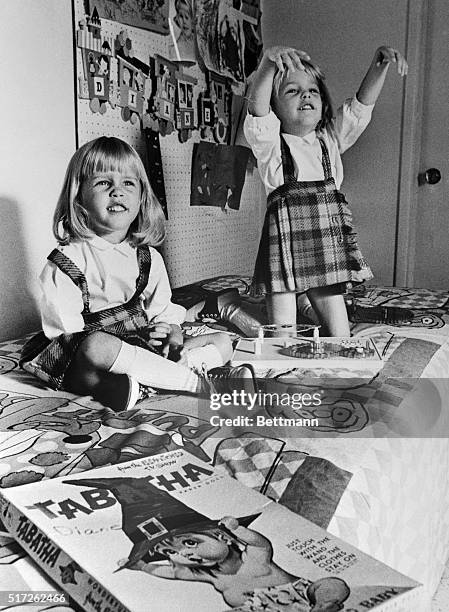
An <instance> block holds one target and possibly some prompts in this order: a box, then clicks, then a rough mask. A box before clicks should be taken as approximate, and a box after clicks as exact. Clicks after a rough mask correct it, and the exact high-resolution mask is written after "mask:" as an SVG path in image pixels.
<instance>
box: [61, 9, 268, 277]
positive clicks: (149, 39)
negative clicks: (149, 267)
mask: <svg viewBox="0 0 449 612" xmlns="http://www.w3.org/2000/svg"><path fill="white" fill-rule="evenodd" d="M130 1H131V0H130ZM73 2H74V11H73V15H74V32H75V41H76V37H77V35H79V34H78V31H79V29H80V23H83V24H84V28H85V27H86V25H85V20H86V7H88V8H89V10H92V4H94V1H93V0H90V5H89V4H88V3H86V1H85V0H73ZM103 2H104V0H103ZM83 20H84V21H83ZM100 22H101V37H102V39H103V40H104V39H105V38H106V39H108V40H110V42H111V44H114V40H115V39H116V37H117V36H118V35H119V34H120V33H121V32H125V36H127V37H128V38H129V40H130V41H131V42H132V55H133V57H134V58H137V59H139V60H141V61H142V62H145V63H148V61H149V56H154V55H160V56H163V57H169V47H170V45H171V41H172V39H171V37H170V35H167V34H162V33H158V32H156V31H148V30H147V29H143V28H139V27H134V26H132V25H129V24H123V23H120V22H118V21H113V20H108V19H105V18H101V20H100ZM84 61H85V59H84ZM183 70H184V72H185V74H186V75H188V76H189V77H193V78H194V79H196V81H197V83H196V84H195V86H194V88H195V94H196V95H197V94H198V92H199V91H200V90H202V89H204V85H205V78H206V77H205V73H204V72H203V71H202V70H201V69H200V67H199V65H198V64H197V63H195V64H194V65H190V66H188V67H183ZM76 76H77V81H78V82H77V86H78V92H77V138H78V146H81V145H82V144H84V143H85V142H87V141H89V140H92V139H93V138H96V137H98V136H102V135H105V136H116V137H119V138H122V139H123V140H125V141H126V142H128V143H130V144H131V145H133V146H134V147H135V148H136V150H137V151H138V152H139V154H140V155H141V156H142V157H143V156H144V155H145V143H144V137H143V132H142V129H141V123H140V122H139V121H138V120H135V121H134V122H133V121H131V120H129V118H127V120H125V119H124V118H123V110H122V108H120V107H118V106H117V107H115V108H112V107H111V106H110V105H109V104H108V105H106V109H104V108H103V109H102V111H101V112H100V111H98V109H96V110H95V111H93V110H92V107H91V103H90V100H89V99H88V98H87V97H81V96H80V93H79V88H80V83H81V80H82V79H83V78H84V66H83V55H82V51H81V49H80V48H79V46H77V47H76ZM133 119H136V118H135V117H133ZM200 140H205V139H204V137H202V136H201V134H200V132H199V131H198V130H192V132H191V136H190V137H189V139H188V140H187V141H186V142H180V140H179V136H178V134H177V132H176V130H175V131H174V132H172V133H171V134H167V135H164V136H162V135H160V137H159V141H160V151H161V158H162V167H163V175H164V183H165V195H166V202H167V214H168V219H167V236H166V240H165V243H164V245H163V256H164V259H165V262H166V266H167V270H168V274H169V277H170V280H171V284H172V286H173V287H174V288H176V287H180V286H183V285H186V284H189V283H192V282H196V281H199V280H201V279H204V278H209V277H212V276H218V275H225V274H242V275H251V274H252V271H253V266H254V261H255V257H256V253H257V247H258V242H259V237H260V232H261V228H262V223H263V215H264V212H265V206H266V204H265V202H266V198H265V195H264V189H263V186H262V183H261V181H260V179H259V176H258V172H257V169H255V168H254V167H253V166H252V165H251V164H249V167H250V169H249V170H247V172H246V178H245V183H244V187H243V191H242V195H241V200H240V208H239V210H233V209H230V208H225V209H222V208H219V207H211V206H191V205H190V191H191V166H192V151H193V146H194V144H195V143H196V142H199V141H200ZM206 140H207V138H206Z"/></svg>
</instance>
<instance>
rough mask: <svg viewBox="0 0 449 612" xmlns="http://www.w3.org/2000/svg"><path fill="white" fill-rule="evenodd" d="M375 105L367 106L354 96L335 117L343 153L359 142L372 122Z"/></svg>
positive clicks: (338, 140)
mask: <svg viewBox="0 0 449 612" xmlns="http://www.w3.org/2000/svg"><path fill="white" fill-rule="evenodd" d="M373 108H374V104H372V105H370V106H367V105H365V104H362V103H361V102H359V101H358V100H357V98H356V96H354V97H353V98H348V99H347V100H345V102H344V104H343V105H342V106H341V107H340V108H339V109H338V111H337V114H336V117H335V133H336V136H337V142H338V149H339V151H340V153H343V152H344V151H346V150H347V149H349V147H352V145H353V144H354V143H355V142H356V141H357V139H358V138H359V137H360V136H361V134H362V133H363V132H364V131H365V129H366V127H367V125H368V124H369V122H370V121H371V116H372V112H373Z"/></svg>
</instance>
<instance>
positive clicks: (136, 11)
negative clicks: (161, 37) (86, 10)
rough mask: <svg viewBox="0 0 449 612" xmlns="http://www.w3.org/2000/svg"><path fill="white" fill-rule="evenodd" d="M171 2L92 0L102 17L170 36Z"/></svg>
mask: <svg viewBox="0 0 449 612" xmlns="http://www.w3.org/2000/svg"><path fill="white" fill-rule="evenodd" d="M168 2H169V0H95V1H94V2H93V1H92V0H91V3H92V4H95V7H96V9H97V11H98V14H99V16H100V17H102V18H104V19H110V20H111V21H118V22H119V23H124V24H126V25H130V26H134V27H136V28H142V29H144V30H151V31H152V32H157V33H158V34H165V35H166V34H169V32H170V29H169V25H168V10H169V4H168Z"/></svg>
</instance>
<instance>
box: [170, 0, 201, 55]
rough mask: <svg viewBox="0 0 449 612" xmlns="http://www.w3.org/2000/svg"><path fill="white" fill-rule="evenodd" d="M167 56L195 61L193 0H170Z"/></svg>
mask: <svg viewBox="0 0 449 612" xmlns="http://www.w3.org/2000/svg"><path fill="white" fill-rule="evenodd" d="M169 27H170V37H171V40H170V42H169V45H168V48H169V58H170V59H172V60H177V61H191V62H195V61H196V50H195V49H196V45H195V14H194V0H170V7H169Z"/></svg>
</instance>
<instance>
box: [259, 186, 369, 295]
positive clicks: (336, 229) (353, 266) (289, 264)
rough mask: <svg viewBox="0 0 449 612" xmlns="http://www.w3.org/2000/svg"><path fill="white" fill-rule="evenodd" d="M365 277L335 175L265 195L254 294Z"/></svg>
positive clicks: (300, 290)
mask: <svg viewBox="0 0 449 612" xmlns="http://www.w3.org/2000/svg"><path fill="white" fill-rule="evenodd" d="M369 278H372V273H371V270H370V268H369V267H368V265H367V264H366V262H365V259H364V258H363V255H362V253H361V252H360V249H359V247H358V245H357V234H356V232H355V231H354V228H353V223H352V214H351V211H350V209H349V206H348V204H347V202H346V199H345V197H344V195H343V194H342V193H341V192H340V191H338V190H337V189H336V186H335V182H334V180H333V178H328V179H324V180H320V181H303V182H301V181H287V182H286V183H284V185H281V186H280V187H278V188H277V189H275V190H274V191H273V192H272V193H271V194H270V195H269V197H268V207H267V212H266V214H265V220H264V225H263V229H262V236H261V240H260V244H259V251H258V254H257V259H256V264H255V271H254V277H253V283H252V286H251V293H252V295H264V294H267V293H277V292H297V293H300V292H303V291H307V290H308V289H312V288H314V287H324V286H328V285H335V284H340V283H344V284H346V283H350V282H360V281H363V280H366V279H369Z"/></svg>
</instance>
